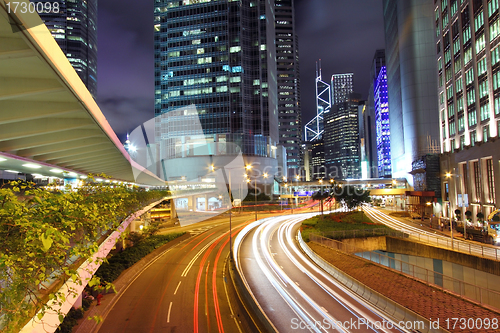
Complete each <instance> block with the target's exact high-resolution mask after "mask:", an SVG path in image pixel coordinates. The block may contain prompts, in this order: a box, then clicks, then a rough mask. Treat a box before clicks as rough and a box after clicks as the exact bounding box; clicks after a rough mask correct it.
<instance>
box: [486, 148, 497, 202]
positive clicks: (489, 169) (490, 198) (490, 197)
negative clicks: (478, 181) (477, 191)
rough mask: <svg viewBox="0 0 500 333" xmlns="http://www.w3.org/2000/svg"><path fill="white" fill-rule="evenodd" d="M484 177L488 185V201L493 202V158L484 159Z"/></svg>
mask: <svg viewBox="0 0 500 333" xmlns="http://www.w3.org/2000/svg"><path fill="white" fill-rule="evenodd" d="M486 177H487V185H488V203H491V204H494V203H495V173H494V170H493V159H491V158H489V159H487V160H486Z"/></svg>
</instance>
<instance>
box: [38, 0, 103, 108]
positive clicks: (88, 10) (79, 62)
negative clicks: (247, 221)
mask: <svg viewBox="0 0 500 333" xmlns="http://www.w3.org/2000/svg"><path fill="white" fill-rule="evenodd" d="M31 2H33V3H38V2H41V3H42V4H44V3H46V2H47V1H41V0H31ZM54 2H58V3H59V13H57V14H56V13H40V17H41V19H42V20H43V22H44V23H45V25H46V26H47V28H48V29H49V31H50V33H51V34H52V36H53V37H54V39H55V40H56V42H57V44H59V46H60V47H61V49H62V51H63V52H64V54H66V57H67V58H68V60H69V62H70V63H71V65H72V66H73V68H74V69H75V71H76V72H77V73H78V76H79V77H80V78H81V79H82V81H83V83H84V84H85V86H86V87H87V89H88V90H89V91H90V93H91V94H92V96H93V97H94V99H95V98H96V96H97V0H87V1H70V0H55V1H51V3H54Z"/></svg>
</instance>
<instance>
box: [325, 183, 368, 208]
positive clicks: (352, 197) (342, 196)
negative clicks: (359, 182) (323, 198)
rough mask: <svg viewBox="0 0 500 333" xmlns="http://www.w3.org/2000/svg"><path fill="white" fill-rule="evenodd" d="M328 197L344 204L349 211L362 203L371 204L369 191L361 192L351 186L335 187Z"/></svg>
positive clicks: (359, 189)
mask: <svg viewBox="0 0 500 333" xmlns="http://www.w3.org/2000/svg"><path fill="white" fill-rule="evenodd" d="M330 195H331V196H333V197H334V198H335V200H337V202H340V203H343V204H345V205H346V206H347V208H349V209H354V208H357V207H359V206H361V205H362V204H364V203H369V202H371V198H370V191H366V190H362V189H361V188H359V187H355V186H352V185H344V186H340V185H338V186H335V187H334V188H333V189H332V191H331V194H330Z"/></svg>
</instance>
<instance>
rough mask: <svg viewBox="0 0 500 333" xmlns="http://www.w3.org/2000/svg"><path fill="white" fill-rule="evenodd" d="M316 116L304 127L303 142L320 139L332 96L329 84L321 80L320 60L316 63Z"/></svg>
mask: <svg viewBox="0 0 500 333" xmlns="http://www.w3.org/2000/svg"><path fill="white" fill-rule="evenodd" d="M315 81H316V116H315V117H314V118H313V119H311V120H310V121H309V122H308V123H307V124H306V126H305V127H304V133H305V141H314V140H318V139H320V138H321V136H322V134H323V131H324V123H323V117H324V115H325V114H326V113H328V112H330V108H331V107H332V96H331V89H330V84H328V83H326V82H324V81H323V80H322V78H321V60H320V62H319V69H318V63H316V80H315Z"/></svg>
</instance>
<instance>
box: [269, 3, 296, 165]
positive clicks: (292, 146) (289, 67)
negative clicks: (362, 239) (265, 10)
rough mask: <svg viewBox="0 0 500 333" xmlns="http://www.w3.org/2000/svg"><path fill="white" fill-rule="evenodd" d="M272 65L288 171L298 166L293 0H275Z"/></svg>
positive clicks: (280, 131)
mask: <svg viewBox="0 0 500 333" xmlns="http://www.w3.org/2000/svg"><path fill="white" fill-rule="evenodd" d="M274 6H275V15H276V63H277V64H276V66H277V76H278V112H279V136H280V144H281V145H283V146H284V147H285V148H286V155H287V164H288V170H289V171H290V173H292V175H293V174H297V173H298V172H299V170H298V169H299V168H300V166H301V165H302V156H301V155H302V154H301V149H300V144H301V141H302V126H301V109H300V82H299V80H300V77H299V53H298V38H297V35H296V34H295V23H294V15H295V13H294V5H293V0H275V4H274Z"/></svg>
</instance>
